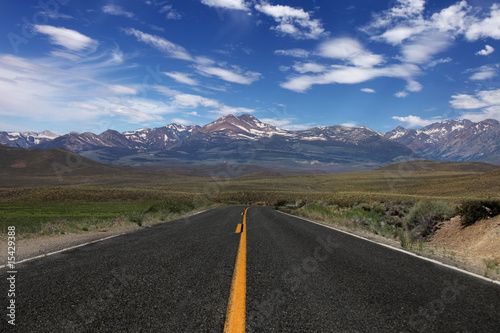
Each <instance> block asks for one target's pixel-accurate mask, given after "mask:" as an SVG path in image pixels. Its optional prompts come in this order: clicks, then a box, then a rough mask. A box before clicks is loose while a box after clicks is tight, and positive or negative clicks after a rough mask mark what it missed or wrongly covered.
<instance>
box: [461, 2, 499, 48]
mask: <svg viewBox="0 0 500 333" xmlns="http://www.w3.org/2000/svg"><path fill="white" fill-rule="evenodd" d="M465 37H466V38H467V39H468V40H470V41H475V40H478V39H479V38H486V37H491V38H493V39H500V5H499V4H493V5H492V6H491V12H490V16H489V17H486V18H484V19H483V20H475V22H474V23H472V24H471V25H470V26H469V27H468V28H467V32H466V33H465Z"/></svg>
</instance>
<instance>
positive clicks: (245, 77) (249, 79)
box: [197, 66, 261, 85]
mask: <svg viewBox="0 0 500 333" xmlns="http://www.w3.org/2000/svg"><path fill="white" fill-rule="evenodd" d="M197 69H198V71H199V72H200V73H202V74H207V75H209V76H216V77H219V78H220V79H222V80H224V81H227V82H232V83H239V84H245V85H249V84H252V83H253V82H255V81H257V80H258V79H259V77H260V75H261V74H260V73H256V72H251V71H246V72H243V71H242V70H241V69H240V68H238V67H236V66H233V70H229V69H225V68H220V67H205V66H198V67H197Z"/></svg>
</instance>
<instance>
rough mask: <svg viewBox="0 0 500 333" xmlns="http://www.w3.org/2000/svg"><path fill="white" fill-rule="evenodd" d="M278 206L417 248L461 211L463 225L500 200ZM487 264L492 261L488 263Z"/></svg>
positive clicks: (490, 211) (495, 211)
mask: <svg viewBox="0 0 500 333" xmlns="http://www.w3.org/2000/svg"><path fill="white" fill-rule="evenodd" d="M276 208H277V209H280V210H282V211H285V212H287V213H291V214H294V215H298V216H301V217H305V218H308V219H312V220H317V221H323V222H326V223H329V224H333V225H337V226H341V227H344V228H347V229H349V230H363V231H368V232H371V233H373V234H376V235H381V236H383V237H386V238H390V239H395V240H397V241H399V242H400V244H401V246H402V247H403V248H407V249H412V250H419V251H421V250H422V249H423V244H424V242H425V241H426V240H428V239H429V238H430V237H431V236H432V235H433V234H434V233H435V232H436V230H437V229H438V228H439V224H440V223H441V222H443V221H446V220H449V219H451V218H452V217H454V216H457V215H460V218H461V221H462V222H461V223H462V226H463V227H468V226H471V225H473V224H474V223H475V222H477V221H479V220H480V219H484V218H491V217H494V216H496V215H499V214H500V209H499V208H500V201H495V200H489V201H466V202H461V203H452V202H447V201H439V200H428V199H426V200H419V201H417V202H415V203H411V202H393V201H381V202H371V203H367V202H364V203H359V202H353V203H351V204H350V205H346V204H344V203H343V202H308V203H306V202H304V201H299V202H295V203H291V202H286V201H280V202H278V203H277V205H276ZM488 265H489V267H490V266H491V267H495V268H496V266H492V265H493V264H491V263H488Z"/></svg>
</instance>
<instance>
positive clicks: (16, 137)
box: [0, 131, 59, 148]
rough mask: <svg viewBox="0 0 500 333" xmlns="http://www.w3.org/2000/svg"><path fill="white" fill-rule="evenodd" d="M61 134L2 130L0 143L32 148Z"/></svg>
mask: <svg viewBox="0 0 500 333" xmlns="http://www.w3.org/2000/svg"><path fill="white" fill-rule="evenodd" d="M58 136H59V135H57V134H54V133H52V132H50V131H43V132H40V133H36V132H0V144H2V145H6V146H12V147H20V148H32V147H33V146H35V145H38V144H41V143H44V142H48V141H51V140H54V139H55V138H57V137H58Z"/></svg>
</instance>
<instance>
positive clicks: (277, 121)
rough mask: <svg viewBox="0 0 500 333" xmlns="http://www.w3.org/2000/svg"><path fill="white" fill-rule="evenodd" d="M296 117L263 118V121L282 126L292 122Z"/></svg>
mask: <svg viewBox="0 0 500 333" xmlns="http://www.w3.org/2000/svg"><path fill="white" fill-rule="evenodd" d="M294 120H295V119H293V118H289V119H282V118H263V119H261V121H262V122H263V123H265V124H269V125H273V126H276V127H279V128H281V127H282V126H285V125H289V124H291V123H292V122H293V121H294Z"/></svg>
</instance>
